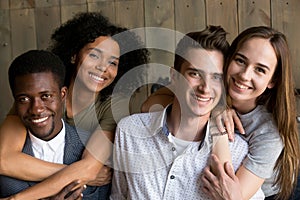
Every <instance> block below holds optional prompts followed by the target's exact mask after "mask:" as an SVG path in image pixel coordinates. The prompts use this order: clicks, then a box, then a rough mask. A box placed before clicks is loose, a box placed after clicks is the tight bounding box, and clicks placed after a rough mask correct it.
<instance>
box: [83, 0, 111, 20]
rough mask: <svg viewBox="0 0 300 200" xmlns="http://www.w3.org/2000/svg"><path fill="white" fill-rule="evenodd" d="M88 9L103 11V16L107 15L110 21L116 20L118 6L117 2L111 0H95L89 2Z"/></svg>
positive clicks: (90, 10)
mask: <svg viewBox="0 0 300 200" xmlns="http://www.w3.org/2000/svg"><path fill="white" fill-rule="evenodd" d="M90 1H91V0H90ZM88 11H89V12H101V13H102V14H103V16H105V17H107V18H108V19H109V21H110V22H112V23H115V22H116V8H115V2H114V1H112V0H110V1H99V2H95V0H93V1H91V2H88Z"/></svg>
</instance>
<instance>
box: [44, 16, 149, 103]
mask: <svg viewBox="0 0 300 200" xmlns="http://www.w3.org/2000/svg"><path fill="white" fill-rule="evenodd" d="M121 33H122V34H121ZM123 33H124V34H123ZM113 35H122V37H115V38H114V40H115V41H117V42H118V43H119V46H120V50H121V57H120V62H119V68H118V75H117V77H116V78H115V80H114V81H113V83H111V84H110V85H109V86H108V87H106V88H104V89H103V90H102V91H101V92H100V93H101V95H100V97H101V100H103V99H106V98H108V97H109V96H110V95H111V94H112V92H113V88H114V86H115V84H116V82H117V81H118V80H119V79H120V77H121V76H122V75H124V74H125V73H126V72H127V71H129V70H130V69H132V68H134V67H135V66H139V65H141V64H146V63H147V62H148V61H149V58H148V57H149V53H148V50H147V49H146V48H144V47H143V44H142V42H141V40H140V38H139V36H137V35H136V34H135V33H133V32H130V31H128V29H127V28H122V27H117V26H115V25H113V24H111V23H110V22H109V20H108V19H107V18H106V17H104V16H103V15H102V14H101V13H100V12H83V13H78V14H76V15H75V16H74V17H73V18H72V19H70V20H68V21H67V22H65V23H64V24H62V25H61V26H60V27H58V28H57V29H56V30H55V31H54V33H53V34H52V36H51V42H52V44H51V45H50V47H49V50H50V51H52V52H53V53H55V54H56V55H58V56H59V57H60V59H61V60H62V61H63V63H64V64H65V66H66V79H65V84H66V86H69V85H70V81H71V79H72V78H73V77H74V76H76V66H75V65H74V64H73V63H71V57H72V56H74V55H76V54H78V53H79V51H80V50H81V49H82V48H83V47H84V46H85V45H87V44H88V43H92V42H94V41H95V40H96V39H97V38H98V37H100V36H113ZM132 46H134V48H132ZM128 48H132V49H135V50H133V51H129V52H128ZM124 52H126V53H124ZM138 78H139V77H135V79H136V81H133V82H132V83H131V84H125V85H124V90H125V87H130V85H132V84H135V83H137V82H138ZM126 89H129V88H126Z"/></svg>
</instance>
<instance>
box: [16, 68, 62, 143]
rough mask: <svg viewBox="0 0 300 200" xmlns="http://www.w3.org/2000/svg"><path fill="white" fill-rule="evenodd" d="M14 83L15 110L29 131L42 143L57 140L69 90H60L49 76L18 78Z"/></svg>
mask: <svg viewBox="0 0 300 200" xmlns="http://www.w3.org/2000/svg"><path fill="white" fill-rule="evenodd" d="M45 80H49V81H45ZM15 83H16V84H15V89H14V91H13V94H14V98H15V105H16V110H17V113H18V116H19V117H20V119H21V120H22V121H23V123H24V125H25V126H26V128H28V129H29V130H30V132H31V133H32V134H33V135H34V136H36V137H37V138H40V139H42V140H45V141H48V140H51V139H52V138H54V137H55V136H56V135H57V134H58V133H59V132H60V130H61V129H62V121H61V116H62V110H63V102H64V99H65V97H66V94H67V88H66V87H62V88H61V89H60V88H59V85H58V83H57V82H56V81H55V77H54V76H53V74H52V73H50V72H43V73H33V74H27V75H23V76H18V77H16V78H15Z"/></svg>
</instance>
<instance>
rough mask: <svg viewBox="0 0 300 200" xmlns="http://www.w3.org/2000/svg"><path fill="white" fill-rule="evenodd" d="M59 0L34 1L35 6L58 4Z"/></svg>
mask: <svg viewBox="0 0 300 200" xmlns="http://www.w3.org/2000/svg"><path fill="white" fill-rule="evenodd" d="M59 3H60V0H37V1H35V6H36V8H39V7H52V6H60V4H59Z"/></svg>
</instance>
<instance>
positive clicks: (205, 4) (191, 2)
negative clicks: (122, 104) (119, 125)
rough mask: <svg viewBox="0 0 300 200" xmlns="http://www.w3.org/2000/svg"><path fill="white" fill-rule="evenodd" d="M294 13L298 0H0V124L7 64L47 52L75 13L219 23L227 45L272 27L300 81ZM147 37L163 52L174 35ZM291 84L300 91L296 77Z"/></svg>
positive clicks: (150, 21)
mask: <svg viewBox="0 0 300 200" xmlns="http://www.w3.org/2000/svg"><path fill="white" fill-rule="evenodd" d="M299 10H300V1H298V0H251V1H250V0H1V1H0V76H1V77H0V91H1V101H0V122H1V121H2V119H3V117H4V116H5V114H6V113H7V111H8V110H9V108H10V106H11V103H12V98H11V95H10V91H9V88H8V81H7V69H8V66H9V64H10V62H11V60H12V59H13V58H14V57H15V56H17V55H19V54H20V53H22V52H24V51H26V50H28V49H33V48H38V49H44V48H46V47H47V46H48V42H49V38H50V35H51V33H52V31H53V30H54V29H55V28H56V27H58V26H59V25H60V24H61V23H63V22H65V21H66V20H68V19H70V18H71V17H72V16H74V14H76V13H77V12H82V11H101V12H102V13H103V14H104V15H105V16H107V17H108V18H109V19H110V20H111V21H112V22H114V23H116V24H118V25H122V26H126V27H128V28H139V27H160V28H167V29H171V30H176V31H179V32H180V33H187V32H189V31H195V30H201V29H203V28H204V27H205V26H206V25H208V24H214V25H222V26H223V27H224V28H225V29H226V30H227V31H228V32H229V35H228V38H229V40H230V41H232V39H233V38H234V37H235V36H236V35H237V34H238V33H239V32H240V31H242V30H244V29H245V28H247V27H249V26H254V25H266V26H272V27H274V28H276V29H278V30H280V31H282V32H283V33H285V34H286V35H287V37H288V40H289V44H290V48H291V51H292V59H293V70H294V71H293V75H294V77H295V79H296V78H298V77H300V67H299V63H300V56H298V55H299V53H300V52H299V51H300V41H299V39H298V36H299V35H300V25H298V23H299V21H300V12H299ZM152 33H153V32H151V31H150V32H147V31H146V32H145V35H144V36H142V37H145V42H146V44H147V45H153V43H155V42H157V39H159V41H160V42H161V43H162V44H161V45H163V46H164V48H165V49H174V47H175V43H176V39H175V38H176V36H175V35H172V34H171V35H170V34H168V32H164V31H160V32H159V33H156V34H152ZM170 38H171V39H170ZM151 52H152V57H151V60H152V62H154V63H160V64H163V65H167V66H172V61H173V54H172V52H168V51H165V50H163V49H161V50H159V49H154V50H151ZM155 67H159V66H157V65H155V66H151V68H150V71H151V70H152V71H151V73H150V74H152V73H153V74H155V71H157V70H156V68H155ZM154 76H155V75H154ZM296 81H297V82H296V86H297V88H300V79H299V78H298V79H296ZM145 98H146V95H145V93H143V94H142V95H140V96H139V98H138V100H136V101H137V102H138V103H137V105H138V104H140V102H142V101H143V99H145Z"/></svg>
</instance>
